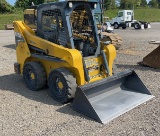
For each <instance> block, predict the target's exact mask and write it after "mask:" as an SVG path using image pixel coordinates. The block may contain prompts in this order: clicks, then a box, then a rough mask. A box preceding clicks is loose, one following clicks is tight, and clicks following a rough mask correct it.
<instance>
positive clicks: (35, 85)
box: [23, 62, 47, 91]
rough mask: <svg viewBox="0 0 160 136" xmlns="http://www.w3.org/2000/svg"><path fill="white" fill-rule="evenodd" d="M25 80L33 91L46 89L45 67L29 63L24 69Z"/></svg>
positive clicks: (37, 63)
mask: <svg viewBox="0 0 160 136" xmlns="http://www.w3.org/2000/svg"><path fill="white" fill-rule="evenodd" d="M23 78H24V81H25V83H26V85H27V87H28V88H29V89H30V90H32V91H37V90H40V89H42V88H44V87H45V85H46V80H47V78H46V73H45V70H44V67H43V66H42V64H41V63H39V62H27V63H26V64H25V65H24V67H23Z"/></svg>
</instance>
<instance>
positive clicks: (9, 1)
mask: <svg viewBox="0 0 160 136" xmlns="http://www.w3.org/2000/svg"><path fill="white" fill-rule="evenodd" d="M6 1H7V2H8V3H9V4H11V5H14V3H15V1H16V0H6ZM146 1H147V2H148V1H150V0H146Z"/></svg>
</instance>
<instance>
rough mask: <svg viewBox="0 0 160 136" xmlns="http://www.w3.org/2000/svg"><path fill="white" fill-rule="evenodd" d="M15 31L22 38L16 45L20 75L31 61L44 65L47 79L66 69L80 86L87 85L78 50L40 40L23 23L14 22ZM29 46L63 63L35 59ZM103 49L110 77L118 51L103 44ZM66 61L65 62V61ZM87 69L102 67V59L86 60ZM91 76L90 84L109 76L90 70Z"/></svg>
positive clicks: (111, 46)
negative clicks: (58, 69) (54, 70)
mask: <svg viewBox="0 0 160 136" xmlns="http://www.w3.org/2000/svg"><path fill="white" fill-rule="evenodd" d="M14 31H15V34H16V35H19V37H21V38H22V40H19V42H18V43H17V45H16V54H17V62H18V63H19V64H20V73H21V74H22V73H23V67H24V64H25V63H26V62H29V61H39V62H41V63H42V64H43V66H44V68H45V71H46V73H47V77H48V75H49V73H50V71H51V70H53V69H57V68H61V67H65V68H68V69H69V70H70V71H72V72H73V73H74V75H75V77H76V80H77V84H78V85H84V84H86V81H85V77H84V70H83V63H82V55H81V54H80V52H79V51H78V50H76V49H68V48H65V47H63V46H60V45H57V44H55V43H52V42H49V41H46V40H45V39H42V38H39V37H37V36H36V35H35V32H34V30H32V29H31V28H29V27H28V26H26V25H25V23H24V22H22V21H15V22H14ZM28 44H29V45H32V46H35V47H37V48H39V49H42V50H44V51H45V52H46V53H47V55H49V56H53V57H57V58H60V59H61V60H62V61H60V62H53V61H49V60H46V59H40V58H35V57H33V56H32V55H31V54H32V52H31V51H30V50H29V47H28ZM101 49H103V50H104V52H105V53H106V56H107V60H108V65H109V70H110V73H109V74H110V75H112V66H113V62H114V59H115V57H116V50H115V47H114V46H113V45H111V44H110V45H107V46H106V45H103V44H101ZM63 60H64V61H63ZM85 62H86V66H87V68H89V67H90V68H92V67H93V66H96V65H98V66H99V65H101V64H102V63H103V60H102V57H101V56H100V57H93V58H90V57H89V58H85ZM89 76H90V78H91V80H90V82H93V81H97V80H100V79H102V78H106V77H107V76H108V74H106V73H105V72H104V73H101V72H100V70H99V69H98V70H94V71H92V70H90V72H89Z"/></svg>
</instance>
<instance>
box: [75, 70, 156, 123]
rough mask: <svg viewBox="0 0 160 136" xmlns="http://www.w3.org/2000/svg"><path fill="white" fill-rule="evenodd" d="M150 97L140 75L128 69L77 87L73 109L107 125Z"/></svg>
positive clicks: (151, 96)
mask: <svg viewBox="0 0 160 136" xmlns="http://www.w3.org/2000/svg"><path fill="white" fill-rule="evenodd" d="M151 98H153V95H151V93H150V92H149V91H148V89H147V88H146V87H145V86H144V84H143V83H142V81H141V80H140V79H139V77H138V76H137V74H136V73H135V72H134V71H131V70H128V71H125V72H121V73H119V74H117V75H114V76H112V77H109V78H106V79H103V80H100V81H97V82H93V83H89V84H86V85H83V86H80V87H77V91H76V94H75V98H74V101H73V109H74V110H76V111H78V112H80V113H82V114H85V115H87V116H89V117H91V118H93V119H95V120H97V121H98V122H100V123H103V124H105V123H107V122H109V121H111V120H112V119H114V118H116V117H118V116H120V115H121V114H123V113H125V112H127V111H129V110H131V109H133V108H134V107H136V106H138V105H140V104H142V103H144V102H146V101H148V100H149V99H151Z"/></svg>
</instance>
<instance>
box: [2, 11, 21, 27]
mask: <svg viewBox="0 0 160 136" xmlns="http://www.w3.org/2000/svg"><path fill="white" fill-rule="evenodd" d="M14 20H23V11H17V12H15V13H13V14H0V30H4V24H9V23H12V22H13V21H14Z"/></svg>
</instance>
